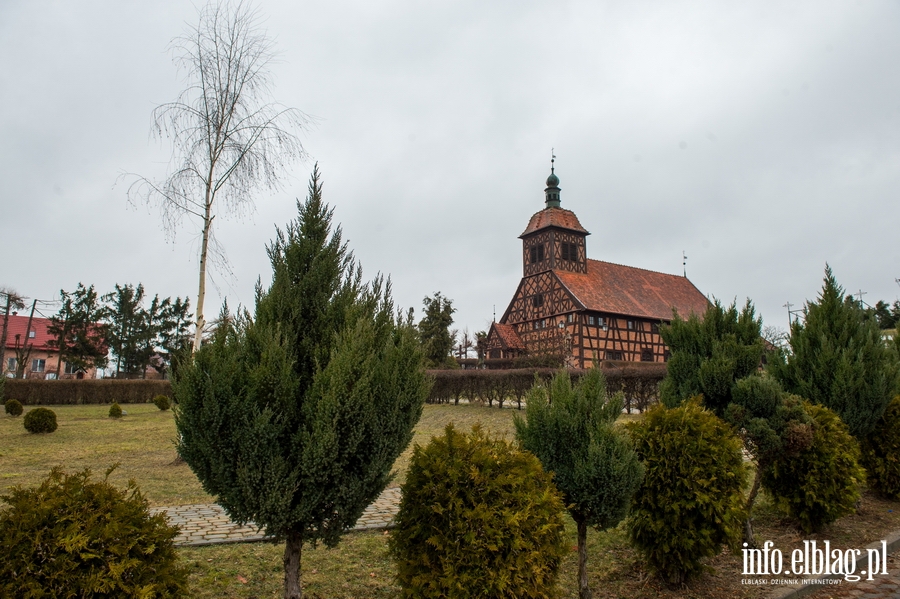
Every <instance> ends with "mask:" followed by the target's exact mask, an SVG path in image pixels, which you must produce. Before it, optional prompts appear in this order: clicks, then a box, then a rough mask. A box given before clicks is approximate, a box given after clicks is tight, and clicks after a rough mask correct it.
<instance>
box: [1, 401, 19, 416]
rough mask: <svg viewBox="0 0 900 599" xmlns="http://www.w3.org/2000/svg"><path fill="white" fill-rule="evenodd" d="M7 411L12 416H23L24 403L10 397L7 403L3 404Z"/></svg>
mask: <svg viewBox="0 0 900 599" xmlns="http://www.w3.org/2000/svg"><path fill="white" fill-rule="evenodd" d="M3 407H4V409H5V410H6V413H7V414H9V415H10V416H21V415H22V409H23V408H22V404H21V403H19V402H18V401H16V400H15V399H8V400H6V403H5V404H3Z"/></svg>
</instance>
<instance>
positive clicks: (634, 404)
mask: <svg viewBox="0 0 900 599" xmlns="http://www.w3.org/2000/svg"><path fill="white" fill-rule="evenodd" d="M600 367H601V369H602V370H603V374H604V375H605V376H606V386H607V388H608V389H609V391H610V392H611V393H615V392H617V391H622V392H623V393H624V394H625V408H626V409H627V410H628V412H629V413H631V411H632V410H639V411H643V410H646V409H647V408H648V407H649V406H650V405H651V404H652V403H654V402H655V401H657V399H658V397H659V383H660V381H662V379H663V378H664V377H665V376H666V365H665V364H662V363H645V362H612V361H606V362H602V363H601V365H600ZM555 372H556V369H554V368H511V369H505V370H488V369H481V370H472V369H464V370H429V371H428V374H430V375H431V376H432V377H433V378H434V385H432V387H431V395H430V396H429V397H428V403H435V404H440V403H454V404H458V403H459V401H460V400H461V399H464V400H467V401H469V402H470V403H474V402H482V403H487V405H488V406H493V405H494V404H495V403H496V404H497V406H498V407H501V408H502V407H503V405H504V403H506V402H508V401H515V403H516V405H517V407H518V408H519V409H522V400H523V399H524V398H525V395H526V394H527V393H528V390H529V389H530V388H531V386H532V385H533V384H534V379H535V376H537V377H538V378H539V379H541V380H543V381H549V380H550V378H552V377H553V374H554V373H555ZM568 372H569V374H570V375H571V376H572V377H573V378H579V377H581V376H582V375H583V374H584V373H585V372H586V371H585V370H579V369H570V370H569V371H568Z"/></svg>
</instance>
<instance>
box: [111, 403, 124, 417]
mask: <svg viewBox="0 0 900 599" xmlns="http://www.w3.org/2000/svg"><path fill="white" fill-rule="evenodd" d="M109 417H110V418H121V417H122V407H121V406H120V405H119V404H118V403H117V402H113V404H112V405H111V406H109Z"/></svg>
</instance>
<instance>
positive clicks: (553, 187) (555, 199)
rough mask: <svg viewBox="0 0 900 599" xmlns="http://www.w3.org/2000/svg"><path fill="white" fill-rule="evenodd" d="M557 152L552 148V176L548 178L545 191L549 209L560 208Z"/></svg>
mask: <svg viewBox="0 0 900 599" xmlns="http://www.w3.org/2000/svg"><path fill="white" fill-rule="evenodd" d="M555 171H556V152H555V151H554V149H553V148H550V176H549V177H547V188H546V189H545V190H544V196H545V199H544V201H545V202H546V204H547V208H559V191H560V189H559V177H557V176H556V172H555Z"/></svg>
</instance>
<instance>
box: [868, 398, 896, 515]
mask: <svg viewBox="0 0 900 599" xmlns="http://www.w3.org/2000/svg"><path fill="white" fill-rule="evenodd" d="M862 464H863V466H864V467H865V469H866V475H867V478H868V482H869V486H870V487H872V488H873V489H875V490H876V491H878V492H879V493H881V494H882V495H884V496H885V497H887V498H889V499H895V500H896V499H900V395H898V396H897V397H895V398H894V400H893V401H892V402H891V403H890V404H889V405H888V408H887V410H885V412H884V415H883V416H882V417H881V419H880V420H879V421H878V423H877V424H876V425H875V430H873V431H872V432H871V433H869V435H868V436H867V437H866V438H865V440H864V441H863V443H862Z"/></svg>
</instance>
